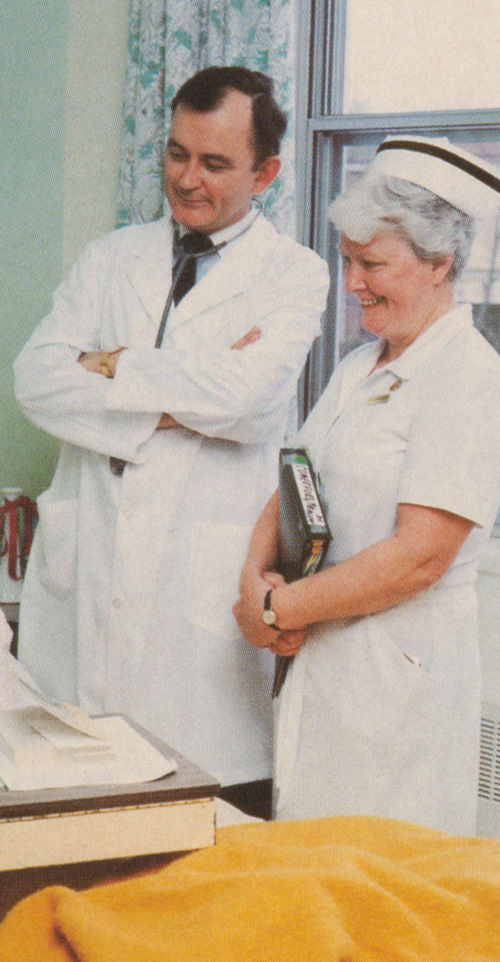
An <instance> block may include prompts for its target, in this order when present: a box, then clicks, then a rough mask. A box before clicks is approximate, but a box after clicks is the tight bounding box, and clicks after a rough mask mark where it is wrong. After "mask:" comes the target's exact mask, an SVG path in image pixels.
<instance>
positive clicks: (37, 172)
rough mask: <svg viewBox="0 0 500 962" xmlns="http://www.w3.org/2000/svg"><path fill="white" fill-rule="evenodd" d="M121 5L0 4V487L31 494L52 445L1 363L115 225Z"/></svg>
mask: <svg viewBox="0 0 500 962" xmlns="http://www.w3.org/2000/svg"><path fill="white" fill-rule="evenodd" d="M128 5H129V0H43V2H42V0H0V332H1V350H0V486H11V485H19V486H20V487H21V488H22V489H23V490H24V492H25V493H26V494H29V495H30V496H31V497H37V496H38V494H39V493H40V491H42V490H43V489H44V488H46V487H47V485H48V484H49V483H50V480H51V477H52V472H53V469H54V466H55V461H56V457H57V450H58V446H57V443H56V442H55V441H54V440H52V439H51V438H49V437H48V436H47V435H45V434H44V433H43V432H41V431H38V430H37V429H35V428H34V427H32V426H31V425H30V424H29V423H28V422H27V421H26V420H25V418H24V417H23V415H22V414H21V413H20V411H19V409H18V407H17V404H16V401H15V399H14V394H13V378H12V361H13V360H14V358H15V356H16V354H17V353H18V352H19V350H20V349H21V347H22V346H23V344H24V343H25V341H26V340H27V339H28V337H29V335H30V334H31V332H32V330H33V328H34V327H35V326H36V324H37V323H38V322H39V321H40V320H41V319H42V317H44V315H45V314H46V313H47V312H48V310H49V309H50V306H51V303H52V294H53V291H54V289H55V287H56V286H57V285H58V284H59V282H60V281H61V280H62V278H63V276H64V275H66V274H67V272H68V270H69V268H70V266H71V264H72V263H73V262H74V261H75V260H76V258H77V256H78V254H79V253H80V251H81V250H82V248H83V246H84V244H85V243H86V242H87V241H88V240H90V239H91V238H92V237H96V236H98V235H99V234H102V233H104V232H105V231H107V230H110V229H111V228H112V227H113V225H114V219H115V198H116V186H117V177H118V166H119V159H118V155H119V140H120V130H121V117H122V104H123V87H124V78H125V56H126V42H127V19H128Z"/></svg>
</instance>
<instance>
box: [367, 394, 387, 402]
mask: <svg viewBox="0 0 500 962" xmlns="http://www.w3.org/2000/svg"><path fill="white" fill-rule="evenodd" d="M390 396H391V395H390V394H376V395H375V396H374V397H371V398H368V401H367V402H366V403H367V404H387V402H388V400H389V398H390Z"/></svg>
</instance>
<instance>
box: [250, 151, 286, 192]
mask: <svg viewBox="0 0 500 962" xmlns="http://www.w3.org/2000/svg"><path fill="white" fill-rule="evenodd" d="M280 169H281V160H280V159H279V157H277V156H276V157H266V160H264V161H263V163H262V164H261V165H260V167H259V169H258V171H257V172H256V174H255V180H254V187H253V189H254V193H256V194H261V193H262V191H263V190H266V187H269V185H270V184H272V182H273V180H274V179H275V178H276V177H277V176H278V174H279V172H280Z"/></svg>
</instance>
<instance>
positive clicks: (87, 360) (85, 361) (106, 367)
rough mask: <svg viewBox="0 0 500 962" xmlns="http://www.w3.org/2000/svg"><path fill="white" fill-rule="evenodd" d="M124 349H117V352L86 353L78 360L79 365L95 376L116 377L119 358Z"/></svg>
mask: <svg viewBox="0 0 500 962" xmlns="http://www.w3.org/2000/svg"><path fill="white" fill-rule="evenodd" d="M124 350H125V348H124V347H117V348H116V350H115V351H84V352H83V353H82V354H80V357H79V358H78V363H79V364H81V365H82V367H84V368H85V370H86V371H91V372H92V373H93V374H102V375H103V376H104V377H114V376H115V372H116V365H117V364H118V358H119V356H120V354H121V352H122V351H124Z"/></svg>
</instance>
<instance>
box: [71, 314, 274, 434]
mask: <svg viewBox="0 0 500 962" xmlns="http://www.w3.org/2000/svg"><path fill="white" fill-rule="evenodd" d="M261 333H262V332H261V330H260V327H252V328H251V329H250V330H249V331H247V333H246V334H244V335H243V337H240V339H239V341H236V344H233V345H232V346H231V350H232V351H242V350H243V348H244V347H246V346H247V344H254V343H255V341H258V340H259V337H260V335H261ZM87 356H88V355H87ZM181 427H182V424H179V422H178V421H176V420H175V418H173V417H172V415H171V414H162V416H161V418H160V420H159V421H158V424H157V426H156V430H157V431H167V430H168V429H169V428H181Z"/></svg>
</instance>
